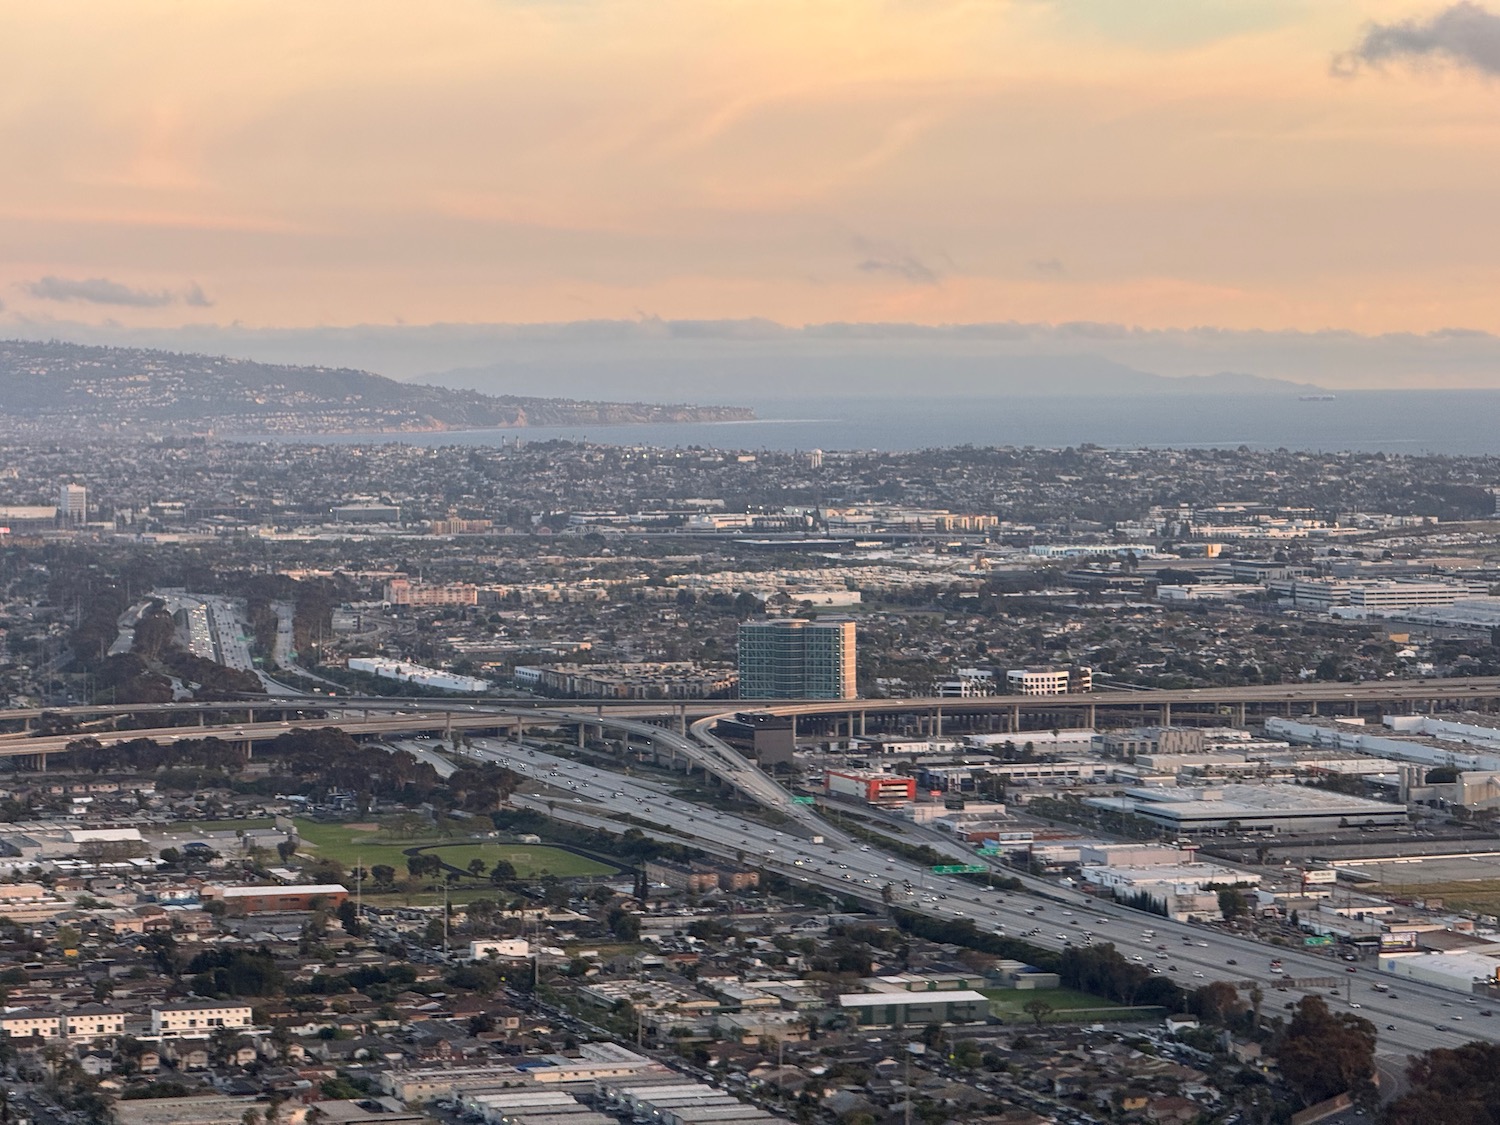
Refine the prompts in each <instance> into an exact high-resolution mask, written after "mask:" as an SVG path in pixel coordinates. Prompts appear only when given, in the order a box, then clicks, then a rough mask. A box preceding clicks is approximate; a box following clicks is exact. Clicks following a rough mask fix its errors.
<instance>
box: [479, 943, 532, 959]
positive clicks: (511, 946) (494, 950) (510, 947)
mask: <svg viewBox="0 0 1500 1125" xmlns="http://www.w3.org/2000/svg"><path fill="white" fill-rule="evenodd" d="M530 956H531V943H530V942H529V941H526V940H525V939H524V938H505V939H502V940H500V941H471V942H469V960H470V961H483V960H484V959H485V958H487V957H500V958H512V959H513V958H524V957H530Z"/></svg>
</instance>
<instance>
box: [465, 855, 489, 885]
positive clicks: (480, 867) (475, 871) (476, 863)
mask: <svg viewBox="0 0 1500 1125" xmlns="http://www.w3.org/2000/svg"><path fill="white" fill-rule="evenodd" d="M485 866H486V864H485V862H484V860H482V859H480V858H479V857H478V856H475V857H474V858H473V859H471V860H469V874H470V875H472V876H474V878H476V879H477V878H479V877H480V876H481V875H483V874H484V871H485Z"/></svg>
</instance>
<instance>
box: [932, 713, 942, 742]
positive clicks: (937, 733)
mask: <svg viewBox="0 0 1500 1125" xmlns="http://www.w3.org/2000/svg"><path fill="white" fill-rule="evenodd" d="M932 734H933V737H934V738H942V737H943V709H942V708H941V707H934V708H933V709H932Z"/></svg>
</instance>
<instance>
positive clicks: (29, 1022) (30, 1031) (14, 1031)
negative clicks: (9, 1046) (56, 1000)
mask: <svg viewBox="0 0 1500 1125" xmlns="http://www.w3.org/2000/svg"><path fill="white" fill-rule="evenodd" d="M0 1033H3V1034H4V1035H5V1036H6V1038H8V1039H30V1038H32V1037H33V1036H37V1037H40V1038H42V1039H56V1038H57V1037H58V1035H60V1034H61V1033H62V1017H61V1016H59V1015H58V1014H57V1013H55V1012H38V1011H35V1010H33V1009H31V1008H17V1009H16V1010H15V1011H11V1012H6V1013H4V1014H3V1015H0Z"/></svg>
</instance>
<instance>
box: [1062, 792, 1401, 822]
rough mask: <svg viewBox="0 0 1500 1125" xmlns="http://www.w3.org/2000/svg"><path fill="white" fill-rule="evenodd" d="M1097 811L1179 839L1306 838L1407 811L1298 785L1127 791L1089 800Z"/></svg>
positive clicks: (1392, 818)
mask: <svg viewBox="0 0 1500 1125" xmlns="http://www.w3.org/2000/svg"><path fill="white" fill-rule="evenodd" d="M1084 803H1085V804H1087V805H1092V806H1093V807H1094V808H1100V809H1108V810H1110V811H1112V812H1122V813H1126V814H1129V815H1133V816H1137V817H1140V818H1141V819H1142V820H1147V821H1150V822H1151V823H1153V824H1158V825H1160V826H1162V827H1163V828H1167V829H1170V830H1172V831H1174V832H1177V833H1178V834H1187V833H1193V832H1227V831H1247V832H1302V831H1308V830H1320V829H1327V828H1338V827H1340V826H1341V825H1361V824H1379V825H1396V824H1405V823H1406V821H1407V814H1406V807H1405V806H1404V805H1388V804H1385V803H1383V802H1381V801H1371V800H1367V799H1365V798H1363V797H1347V796H1345V795H1343V794H1342V793H1334V792H1331V791H1329V790H1325V789H1310V788H1307V787H1305V786H1300V785H1280V784H1272V785H1237V784H1229V785H1217V786H1211V787H1204V788H1199V789H1184V788H1160V789H1146V788H1140V789H1126V790H1125V791H1124V793H1123V795H1122V796H1119V797H1089V798H1086V799H1085V800H1084Z"/></svg>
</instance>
